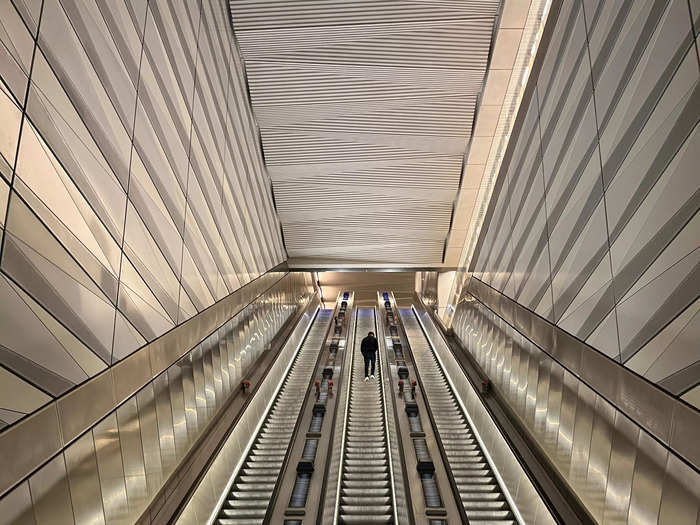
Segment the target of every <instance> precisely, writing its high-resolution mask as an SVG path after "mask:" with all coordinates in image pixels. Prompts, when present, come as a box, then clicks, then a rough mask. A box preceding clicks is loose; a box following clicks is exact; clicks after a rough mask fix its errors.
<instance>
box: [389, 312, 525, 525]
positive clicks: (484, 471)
mask: <svg viewBox="0 0 700 525" xmlns="http://www.w3.org/2000/svg"><path fill="white" fill-rule="evenodd" d="M401 313H402V318H403V321H404V328H405V330H406V336H407V337H408V341H409V344H410V345H411V350H412V352H413V355H414V359H415V361H416V366H417V368H418V370H420V377H421V381H422V383H423V389H424V390H425V392H424V395H425V398H426V400H427V402H428V404H429V405H430V409H431V410H432V414H433V418H434V419H435V426H436V428H435V430H436V432H437V435H438V436H439V438H440V441H441V442H442V445H443V448H444V450H445V455H446V456H447V463H448V468H449V470H450V472H451V474H452V477H453V479H454V481H455V485H456V486H457V490H458V492H459V497H460V500H461V504H462V507H463V508H464V511H465V514H466V515H467V518H468V519H469V523H470V525H510V524H513V525H514V524H515V523H516V519H515V516H514V515H513V512H512V510H511V508H510V506H509V504H508V501H507V500H506V497H505V494H504V493H503V491H502V489H501V487H500V485H499V483H498V481H497V480H496V477H495V476H494V474H493V471H492V470H491V466H490V465H489V463H488V461H487V459H486V457H485V456H484V453H483V451H482V450H481V447H480V446H479V444H478V442H477V440H476V438H475V437H474V434H473V433H472V430H471V428H470V426H469V423H468V421H467V419H466V417H465V415H464V413H463V412H462V408H461V406H460V405H459V403H458V402H457V399H456V398H455V396H454V393H453V392H452V388H451V387H450V384H449V383H448V381H447V378H446V377H445V375H444V374H443V372H442V368H441V367H440V364H439V362H438V361H437V358H436V357H435V355H434V353H433V351H432V349H431V348H430V346H429V344H428V342H427V340H426V338H425V335H424V334H423V332H422V330H421V328H420V326H419V324H418V321H417V320H416V318H415V316H414V314H413V312H411V311H409V313H408V314H407V315H403V314H404V311H402V312H401Z"/></svg>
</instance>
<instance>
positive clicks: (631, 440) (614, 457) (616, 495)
mask: <svg viewBox="0 0 700 525" xmlns="http://www.w3.org/2000/svg"><path fill="white" fill-rule="evenodd" d="M639 433H640V431H639V427H638V426H637V425H635V424H634V423H633V422H632V421H631V420H630V419H629V418H628V417H626V416H624V415H623V414H621V413H620V412H617V413H616V415H615V428H614V432H613V439H612V449H611V452H610V468H609V470H608V485H607V491H606V495H605V512H604V513H603V523H610V524H613V523H614V524H617V523H627V516H628V513H629V504H630V496H631V492H632V476H633V475H634V464H635V461H636V459H637V443H638V441H639Z"/></svg>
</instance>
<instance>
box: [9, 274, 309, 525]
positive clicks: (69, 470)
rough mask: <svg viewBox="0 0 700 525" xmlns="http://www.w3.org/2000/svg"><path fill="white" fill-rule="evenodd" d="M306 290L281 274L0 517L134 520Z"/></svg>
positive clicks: (17, 491)
mask: <svg viewBox="0 0 700 525" xmlns="http://www.w3.org/2000/svg"><path fill="white" fill-rule="evenodd" d="M310 291H311V288H310V281H309V276H308V274H303V273H290V274H287V276H285V277H284V278H283V279H282V280H280V281H279V282H278V283H277V284H276V285H275V286H274V287H272V288H271V289H270V290H268V291H267V292H266V293H264V294H263V295H261V296H259V297H258V298H257V299H256V300H254V301H253V302H252V303H250V304H249V305H248V306H246V307H245V308H244V309H243V310H242V311H240V312H239V313H238V314H237V315H235V316H234V317H233V318H231V319H229V320H228V321H227V322H225V323H224V324H223V325H221V326H220V327H219V328H218V329H217V330H215V331H214V332H213V333H211V334H210V335H209V336H208V337H207V338H205V339H204V340H203V341H201V342H200V343H199V344H198V345H197V346H195V347H194V348H193V349H192V350H191V351H189V352H188V353H186V354H185V355H184V356H183V357H182V358H180V359H179V360H178V361H177V362H175V363H174V364H172V365H171V366H170V367H168V368H167V369H166V370H165V371H164V372H163V373H161V374H160V375H158V376H156V377H155V379H154V380H153V381H151V382H149V383H148V384H147V385H146V386H145V387H143V388H142V389H141V390H139V391H138V392H137V393H136V394H134V395H132V396H131V397H129V398H128V399H127V400H126V401H125V402H124V403H123V404H122V405H120V406H119V408H117V409H116V410H114V411H113V412H111V413H109V414H108V415H107V416H106V417H105V418H104V419H102V420H101V421H100V422H99V423H97V424H96V425H95V426H93V427H92V428H91V429H90V430H88V431H87V432H86V433H85V434H83V435H82V436H80V437H79V438H78V439H76V440H75V441H74V442H72V443H71V444H70V445H69V446H68V447H67V448H65V449H64V450H63V451H62V452H60V453H59V454H58V455H57V456H55V457H53V458H52V459H51V460H50V461H49V462H48V463H46V464H45V465H44V466H42V467H41V468H40V469H39V470H38V471H36V472H35V473H33V474H32V475H31V476H29V477H28V478H27V479H25V480H24V481H23V482H22V483H21V484H19V485H18V486H17V487H15V488H14V489H13V490H12V491H11V492H10V493H8V494H7V495H6V496H5V497H4V498H3V499H2V500H0V523H2V524H5V523H7V524H9V523H13V524H14V523H27V524H29V523H32V524H34V523H36V524H40V523H50V524H52V525H53V524H62V523H74V522H75V523H87V522H89V523H111V522H120V523H131V522H134V521H136V519H137V518H138V517H139V515H140V514H141V512H143V510H144V509H145V508H146V507H147V505H148V504H149V503H150V502H151V501H152V499H153V498H154V496H156V494H157V493H158V492H159V490H160V489H161V487H163V485H164V484H165V482H166V481H167V479H168V477H169V476H170V474H171V473H172V472H173V471H174V470H175V468H176V466H177V465H178V464H179V462H180V461H181V460H182V459H183V457H184V456H185V454H187V452H188V451H189V449H190V447H191V446H192V444H193V442H194V441H195V440H196V439H197V438H198V437H199V436H200V435H201V434H202V432H203V430H204V429H205V428H206V427H207V424H208V423H209V422H210V421H211V419H212V417H213V416H214V415H215V414H216V413H217V412H218V411H219V409H221V408H222V407H223V406H224V405H225V404H226V402H227V401H228V399H229V397H230V395H231V394H232V393H233V392H234V391H236V389H237V387H238V384H239V382H240V380H241V379H242V378H243V377H244V376H245V374H246V373H247V371H248V370H249V369H250V366H251V365H252V364H253V363H255V361H256V360H257V358H258V357H259V356H260V355H261V353H262V352H263V351H264V350H265V349H266V348H267V347H268V344H269V343H270V341H271V340H272V338H273V337H274V336H275V334H276V333H277V332H278V330H279V329H280V328H281V327H282V325H283V324H284V323H285V321H287V319H289V318H290V317H291V316H292V315H293V314H294V313H295V312H296V311H297V309H298V308H300V307H302V306H303V305H305V304H306V302H307V301H308V298H309V293H310ZM36 437H37V439H42V436H41V435H40V434H38V435H37V436H36ZM26 446H31V444H26Z"/></svg>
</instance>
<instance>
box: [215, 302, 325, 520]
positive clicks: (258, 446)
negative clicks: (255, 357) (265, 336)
mask: <svg viewBox="0 0 700 525" xmlns="http://www.w3.org/2000/svg"><path fill="white" fill-rule="evenodd" d="M332 315H333V310H320V311H319V312H318V314H317V316H316V319H315V320H314V322H313V325H312V326H311V328H310V330H309V332H308V333H307V335H306V338H305V339H304V342H303V343H302V345H301V347H300V349H299V352H298V353H297V355H296V357H295V359H294V362H293V363H292V365H291V367H290V368H289V371H288V373H287V377H286V378H285V380H284V383H283V385H282V387H281V389H280V390H279V392H278V394H277V396H276V398H275V400H274V402H273V404H272V406H271V408H270V410H269V412H268V414H267V416H266V417H265V420H264V422H263V424H262V426H261V427H260V430H259V432H258V434H257V437H256V439H255V442H254V443H253V445H252V447H251V449H250V451H249V452H248V455H247V457H246V458H245V461H244V463H243V465H242V467H241V469H240V470H239V472H238V474H237V475H236V477H235V479H234V482H233V484H232V486H231V488H230V491H229V494H228V497H227V498H226V499H225V500H224V503H223V505H222V507H221V509H220V511H219V514H218V517H217V519H216V521H215V523H218V524H219V525H239V524H258V523H263V521H264V519H265V515H266V514H267V511H268V507H269V505H270V501H271V498H272V496H273V493H274V491H275V487H276V485H277V482H278V479H279V477H280V472H281V470H282V467H283V464H284V460H285V456H286V454H287V450H288V448H289V445H290V442H291V440H292V437H293V434H294V430H295V426H296V422H297V419H298V417H299V413H300V410H301V407H302V404H303V402H304V399H305V398H306V393H307V390H308V387H309V382H310V381H311V378H312V375H313V373H314V370H315V368H316V362H317V360H318V356H319V350H320V349H321V347H322V345H323V342H324V340H325V337H326V333H327V331H328V324H329V321H330V319H331V317H332Z"/></svg>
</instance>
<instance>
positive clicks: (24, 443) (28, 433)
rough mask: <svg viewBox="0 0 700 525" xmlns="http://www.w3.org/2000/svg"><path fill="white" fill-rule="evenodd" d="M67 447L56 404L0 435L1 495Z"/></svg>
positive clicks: (48, 406)
mask: <svg viewBox="0 0 700 525" xmlns="http://www.w3.org/2000/svg"><path fill="white" fill-rule="evenodd" d="M62 445H63V440H62V438H61V429H60V426H59V423H58V411H57V409H56V404H55V403H51V404H50V405H47V406H46V407H45V408H42V409H41V410H39V411H37V412H36V413H34V414H32V415H31V416H29V417H27V418H25V419H23V420H22V421H20V422H19V423H17V424H16V425H14V426H12V427H11V428H9V429H7V430H5V431H4V432H3V433H2V434H0V465H2V468H0V494H3V493H4V492H5V491H6V490H8V489H9V488H10V487H11V486H12V485H13V484H15V483H16V482H17V481H19V480H21V479H23V478H24V477H25V476H27V474H29V473H30V472H31V471H32V470H34V468H36V467H37V466H38V465H40V464H41V463H43V462H44V461H46V460H47V459H49V458H50V457H51V456H52V455H54V454H55V453H56V452H58V451H59V450H60V448H61V446H62Z"/></svg>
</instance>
